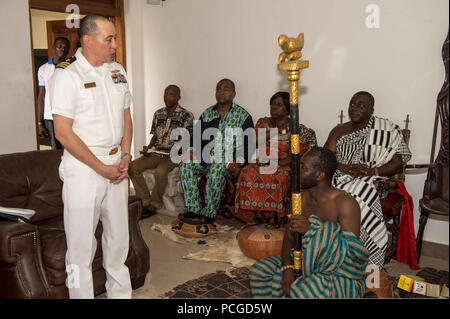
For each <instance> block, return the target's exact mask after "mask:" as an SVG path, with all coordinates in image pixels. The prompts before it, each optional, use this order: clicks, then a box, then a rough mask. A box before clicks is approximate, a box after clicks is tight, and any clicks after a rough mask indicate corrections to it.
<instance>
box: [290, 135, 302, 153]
mask: <svg viewBox="0 0 450 319" xmlns="http://www.w3.org/2000/svg"><path fill="white" fill-rule="evenodd" d="M291 154H300V135H299V134H292V135H291Z"/></svg>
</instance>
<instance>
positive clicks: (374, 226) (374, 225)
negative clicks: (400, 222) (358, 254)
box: [324, 91, 411, 269]
mask: <svg viewBox="0 0 450 319" xmlns="http://www.w3.org/2000/svg"><path fill="white" fill-rule="evenodd" d="M374 104H375V99H374V97H373V96H372V95H371V94H370V93H368V92H365V91H361V92H357V93H356V94H354V95H353V97H352V98H351V100H350V104H349V108H348V115H349V118H350V121H349V122H346V123H344V124H340V125H338V126H336V127H335V128H334V129H333V130H332V131H331V132H330V134H329V136H328V140H327V141H326V143H325V145H324V147H326V148H328V149H330V150H331V151H332V152H333V153H335V154H336V157H337V160H338V169H337V171H336V173H335V174H334V176H333V186H335V187H337V188H339V189H342V190H345V191H347V192H349V193H350V194H351V195H352V196H353V197H354V198H355V199H356V200H357V201H358V204H359V206H360V208H361V241H362V242H363V244H364V246H365V247H366V248H367V249H368V250H369V252H370V258H369V264H373V265H376V266H377V267H378V268H380V269H382V267H383V264H384V255H385V252H386V250H387V243H388V235H387V229H386V225H385V223H384V218H383V213H382V210H381V203H380V198H379V196H378V193H377V190H376V188H375V185H374V183H373V182H374V180H375V179H376V178H383V177H385V176H392V175H394V174H397V173H400V172H401V171H402V170H403V164H404V163H406V162H407V161H409V160H410V159H411V152H410V151H409V149H408V146H407V145H406V143H405V141H404V138H403V135H402V132H401V130H400V128H399V127H398V126H397V125H395V124H394V123H392V122H391V121H389V120H387V119H383V118H379V117H376V116H373V111H374Z"/></svg>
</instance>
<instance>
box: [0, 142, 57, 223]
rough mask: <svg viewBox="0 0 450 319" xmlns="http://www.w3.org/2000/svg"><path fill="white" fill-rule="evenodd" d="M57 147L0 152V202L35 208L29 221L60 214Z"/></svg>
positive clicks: (7, 205) (5, 204) (11, 205)
mask: <svg viewBox="0 0 450 319" xmlns="http://www.w3.org/2000/svg"><path fill="white" fill-rule="evenodd" d="M60 162H61V152H60V151H52V150H50V151H39V152H36V151H33V152H26V153H14V154H6V155H0V206H4V207H16V208H28V209H33V210H35V211H36V214H35V215H34V216H33V218H32V219H31V221H32V222H33V223H35V222H38V221H41V220H45V219H49V218H53V217H57V216H61V215H62V207H63V204H62V199H61V189H62V181H61V180H60V178H59V172H58V168H59V164H60Z"/></svg>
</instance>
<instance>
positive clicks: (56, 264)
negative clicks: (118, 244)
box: [38, 218, 103, 270]
mask: <svg viewBox="0 0 450 319" xmlns="http://www.w3.org/2000/svg"><path fill="white" fill-rule="evenodd" d="M38 229H39V234H40V239H41V245H42V256H43V263H44V265H45V267H47V268H51V269H54V270H65V269H66V265H65V259H66V251H67V243H66V235H65V233H64V224H63V219H62V218H53V219H50V220H46V221H43V222H41V223H39V224H38ZM102 231H103V228H102V223H101V222H99V223H98V226H97V230H96V232H95V237H96V240H97V250H96V251H95V258H99V257H101V256H102V243H101V236H102ZM94 266H95V265H93V270H97V268H98V266H97V267H94Z"/></svg>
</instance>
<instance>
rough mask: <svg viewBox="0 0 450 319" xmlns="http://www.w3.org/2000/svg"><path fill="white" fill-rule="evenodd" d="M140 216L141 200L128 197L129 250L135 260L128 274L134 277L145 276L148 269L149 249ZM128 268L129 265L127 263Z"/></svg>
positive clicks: (135, 197)
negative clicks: (144, 237)
mask: <svg viewBox="0 0 450 319" xmlns="http://www.w3.org/2000/svg"><path fill="white" fill-rule="evenodd" d="M141 216H142V201H141V199H140V198H139V197H137V196H130V197H129V199H128V223H129V234H130V252H131V253H132V254H133V255H134V259H135V262H134V263H133V265H132V267H133V269H130V275H134V278H140V277H145V275H146V274H147V273H148V271H149V270H150V250H149V248H148V246H147V244H146V243H145V241H144V239H143V238H142V233H141V229H140V227H139V220H140V219H141ZM128 266H129V268H130V266H131V265H128Z"/></svg>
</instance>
